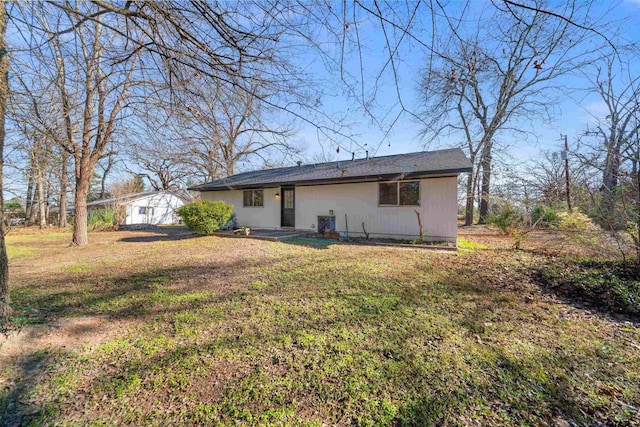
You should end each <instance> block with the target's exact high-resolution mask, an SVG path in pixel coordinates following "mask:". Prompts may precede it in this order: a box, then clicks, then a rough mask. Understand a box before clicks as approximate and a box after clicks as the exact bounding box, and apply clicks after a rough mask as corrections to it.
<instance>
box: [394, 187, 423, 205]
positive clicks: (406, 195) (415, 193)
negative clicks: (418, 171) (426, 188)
mask: <svg viewBox="0 0 640 427" xmlns="http://www.w3.org/2000/svg"><path fill="white" fill-rule="evenodd" d="M398 184H399V187H400V204H401V205H404V206H418V205H419V204H420V182H419V181H411V182H400V183H398Z"/></svg>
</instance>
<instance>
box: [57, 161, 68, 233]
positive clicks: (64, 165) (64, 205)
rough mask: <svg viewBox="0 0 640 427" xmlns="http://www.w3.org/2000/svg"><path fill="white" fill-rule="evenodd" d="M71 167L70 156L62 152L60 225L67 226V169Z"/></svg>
mask: <svg viewBox="0 0 640 427" xmlns="http://www.w3.org/2000/svg"><path fill="white" fill-rule="evenodd" d="M68 168H69V156H68V155H67V154H66V153H64V152H63V153H62V170H61V171H60V203H59V206H60V211H59V212H58V219H59V221H58V227H60V228H65V227H66V226H67V173H68V172H67V169H68Z"/></svg>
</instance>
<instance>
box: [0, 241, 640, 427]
mask: <svg viewBox="0 0 640 427" xmlns="http://www.w3.org/2000/svg"><path fill="white" fill-rule="evenodd" d="M136 236H137V237H144V238H142V239H139V238H136ZM69 240H70V235H69V234H61V233H52V234H46V235H42V234H39V235H9V236H8V248H9V256H10V258H11V274H12V276H11V286H12V295H11V297H12V300H13V305H14V308H16V310H17V315H18V318H19V321H20V322H21V323H23V324H25V326H24V328H25V330H24V331H22V332H20V334H19V337H17V338H15V337H14V339H15V340H19V339H20V337H22V339H23V340H24V342H25V343H28V342H29V341H30V340H31V343H32V344H33V343H34V342H42V343H45V344H43V345H35V344H34V345H33V346H32V347H30V346H27V345H22V346H21V344H20V342H19V341H15V342H14V344H13V347H11V345H9V344H11V342H9V343H8V344H7V345H5V346H3V347H0V356H2V359H1V361H2V365H0V368H1V369H2V370H1V371H0V381H1V385H2V392H1V393H2V394H0V424H2V425H5V424H8V425H13V424H15V425H95V426H102V425H105V426H107V425H136V426H137V425H167V424H170V425H238V424H239V425H301V426H302V425H308V426H322V425H364V426H384V425H402V426H404V425H406V426H413V425H415V426H422V425H478V424H479V425H518V426H520V425H547V424H550V425H554V424H555V425H562V426H564V425H597V424H598V423H603V424H604V425H630V424H636V425H640V415H638V409H637V408H638V407H640V345H639V344H638V343H639V342H640V328H638V327H636V326H634V325H633V324H631V323H629V322H624V321H621V320H615V319H611V318H609V317H607V316H605V315H599V314H594V313H591V312H589V311H586V310H584V309H581V308H579V307H577V306H573V305H571V304H570V303H567V302H562V301H561V300H559V299H557V298H555V297H554V296H552V295H549V294H547V293H545V292H543V291H542V290H541V288H540V287H539V286H538V285H536V284H535V283H534V282H533V279H532V277H533V276H534V275H533V274H532V271H534V270H536V269H537V268H538V266H539V265H540V264H541V263H544V262H547V261H546V260H547V258H544V257H543V256H542V255H538V254H537V252H532V251H528V252H527V251H512V250H505V249H496V247H495V245H494V246H493V247H492V245H486V244H484V243H481V242H474V241H472V239H471V238H469V240H470V241H467V243H466V245H467V248H468V249H466V250H464V251H460V252H457V253H455V252H454V253H452V252H434V251H425V250H420V249H404V248H387V247H370V246H354V245H344V244H329V243H327V242H320V243H318V244H313V243H312V242H310V241H308V240H297V241H291V242H288V243H286V242H285V243H271V242H265V241H258V240H246V239H225V238H219V237H200V238H191V239H183V240H167V239H162V238H158V239H155V238H154V237H153V235H152V234H150V233H131V232H129V233H127V232H110V233H93V234H91V235H90V241H91V243H90V245H89V246H88V247H83V248H73V247H68V242H69ZM50 325H58V326H57V329H56V327H53V328H52V327H50ZM65 325H67V326H65ZM69 325H71V326H69ZM29 328H32V329H29ZM65 328H66V329H65ZM28 331H34V332H33V334H34V335H31V336H29V335H28V334H27V332H28ZM25 334H27V335H25ZM56 337H57V338H56ZM9 339H11V337H10V338H9ZM25 348H26V350H25ZM12 349H13V350H12ZM10 351H13V353H11V352H10ZM567 423H568V424H567Z"/></svg>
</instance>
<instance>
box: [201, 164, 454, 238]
mask: <svg viewBox="0 0 640 427" xmlns="http://www.w3.org/2000/svg"><path fill="white" fill-rule="evenodd" d="M280 191H281V190H280V188H265V189H264V207H262V208H243V207H242V191H241V190H232V191H205V192H202V193H201V197H202V199H204V200H222V201H225V202H227V203H230V204H232V205H233V206H234V212H235V214H236V218H237V220H238V224H239V225H241V226H248V227H253V228H279V227H280V200H276V199H275V194H276V193H280ZM457 191H458V189H457V178H456V177H444V178H431V179H422V180H420V206H378V182H363V183H355V184H331V185H314V186H297V187H296V193H295V209H296V212H295V221H296V222H295V224H296V229H300V230H310V231H316V230H317V226H318V216H324V215H329V211H330V210H333V211H334V215H335V217H336V231H342V232H345V231H347V230H346V229H347V227H346V223H345V214H346V215H347V221H348V227H349V235H352V236H363V235H364V232H363V230H362V223H363V222H364V224H365V227H366V229H367V232H369V233H370V235H371V237H390V238H402V239H413V238H416V237H417V236H418V234H419V230H418V218H417V216H416V213H415V210H417V211H418V212H420V217H421V218H422V222H423V225H424V233H425V236H426V237H427V238H431V239H434V240H438V239H441V238H442V239H447V240H455V239H456V237H457V209H458V203H457Z"/></svg>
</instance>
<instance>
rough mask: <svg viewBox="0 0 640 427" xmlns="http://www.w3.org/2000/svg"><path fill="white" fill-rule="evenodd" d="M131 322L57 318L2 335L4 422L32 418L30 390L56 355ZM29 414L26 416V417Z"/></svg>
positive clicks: (95, 340)
mask: <svg viewBox="0 0 640 427" xmlns="http://www.w3.org/2000/svg"><path fill="white" fill-rule="evenodd" d="M126 326H129V327H130V326H133V325H132V324H131V322H128V323H127V324H125V323H124V322H122V321H118V322H114V321H113V320H112V319H110V318H109V317H108V316H83V317H73V318H65V319H57V320H55V321H53V322H51V323H47V324H39V325H26V326H23V327H21V328H20V329H19V330H14V331H12V332H9V333H7V334H5V335H1V336H0V390H1V392H0V393H1V394H0V396H2V399H0V407H3V410H2V412H4V414H3V413H2V412H0V424H2V425H6V426H19V425H23V421H24V420H25V419H28V417H29V416H30V414H29V413H28V411H29V410H30V409H29V403H30V402H28V399H27V398H28V390H30V389H31V388H32V387H33V385H34V384H36V383H37V382H38V381H39V379H40V377H42V376H43V375H45V371H46V368H47V365H48V364H49V362H50V361H51V359H52V357H53V356H55V355H59V354H61V353H66V352H70V351H73V350H77V349H80V348H82V347H83V346H85V345H97V344H100V343H102V342H105V341H106V340H108V339H109V338H110V337H112V336H113V335H114V334H116V333H117V332H118V331H121V330H122V329H123V328H125V327H126ZM25 417H26V418H25Z"/></svg>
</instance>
